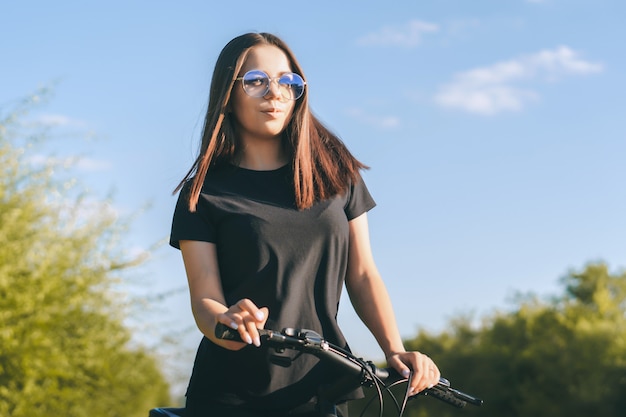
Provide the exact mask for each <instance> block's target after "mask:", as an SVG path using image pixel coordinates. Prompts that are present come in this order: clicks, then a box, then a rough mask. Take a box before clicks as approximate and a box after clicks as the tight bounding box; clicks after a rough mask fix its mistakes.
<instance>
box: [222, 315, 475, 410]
mask: <svg viewBox="0 0 626 417" xmlns="http://www.w3.org/2000/svg"><path fill="white" fill-rule="evenodd" d="M258 331H259V335H260V336H261V342H262V344H266V345H267V346H270V347H274V348H279V349H284V348H287V349H294V350H298V351H301V352H304V353H308V354H312V355H315V356H317V357H319V358H320V359H323V360H327V361H330V362H333V363H335V364H336V365H338V366H340V367H341V368H343V369H344V370H345V371H346V374H347V375H349V380H347V379H346V380H344V379H340V380H339V381H337V382H336V383H334V384H332V385H330V386H328V387H325V388H324V391H323V393H322V395H323V396H324V397H325V399H326V400H328V401H330V402H333V401H335V400H337V399H339V398H340V397H341V395H343V394H345V393H346V392H350V391H352V390H353V389H356V388H358V387H359V386H373V385H375V384H376V385H377V384H378V383H379V382H383V381H384V382H386V383H389V384H395V383H399V382H403V381H407V378H404V377H402V376H401V375H400V374H399V373H398V372H397V371H396V370H395V369H393V368H378V367H376V366H375V365H374V364H373V363H372V362H371V361H364V360H363V359H361V358H357V357H356V356H354V355H352V354H351V353H350V352H348V351H346V350H344V349H341V348H340V347H338V346H335V345H333V344H331V343H329V342H327V341H326V340H324V339H323V338H322V337H321V336H320V335H319V334H318V333H316V332H314V331H312V330H306V329H293V328H285V329H283V330H282V331H281V332H277V331H274V330H268V329H258ZM215 336H216V337H217V338H219V339H224V340H232V341H238V342H241V341H242V340H241V338H240V337H239V333H238V332H237V331H236V330H233V329H231V328H230V327H227V326H225V325H224V324H222V323H218V324H217V326H216V328H215ZM353 381H357V382H353ZM388 387H389V386H385V389H387V388H388ZM416 395H425V396H432V397H435V398H437V399H438V400H441V401H443V402H445V403H448V404H450V405H453V406H455V407H458V408H462V407H464V406H465V405H466V404H467V403H469V404H472V405H475V406H480V405H482V403H483V401H482V400H481V399H479V398H476V397H474V396H472V395H469V394H466V393H464V392H461V391H459V390H457V389H454V388H452V387H451V386H450V382H449V381H448V380H447V379H445V378H440V379H439V383H438V384H437V385H435V386H433V387H432V388H428V389H426V390H424V391H422V392H420V393H418V394H416ZM414 396H415V395H414Z"/></svg>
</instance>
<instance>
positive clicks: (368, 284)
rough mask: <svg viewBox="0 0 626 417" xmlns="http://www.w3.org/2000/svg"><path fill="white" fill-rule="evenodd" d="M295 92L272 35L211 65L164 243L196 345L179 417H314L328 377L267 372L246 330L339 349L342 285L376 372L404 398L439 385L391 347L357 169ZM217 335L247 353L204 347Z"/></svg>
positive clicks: (297, 72) (418, 360)
mask: <svg viewBox="0 0 626 417" xmlns="http://www.w3.org/2000/svg"><path fill="white" fill-rule="evenodd" d="M307 89H308V86H307V85H306V82H305V81H304V74H303V72H302V69H301V68H300V65H299V64H298V62H297V61H296V59H295V57H294V55H293V53H292V52H291V50H290V49H289V48H288V47H287V45H286V44H285V43H284V42H283V41H281V40H280V39H279V38H277V37H276V36H274V35H271V34H267V33H248V34H245V35H242V36H239V37H237V38H235V39H233V40H232V41H231V42H229V43H228V44H227V45H226V46H225V47H224V49H223V50H222V52H221V54H220V56H219V57H218V60H217V63H216V66H215V71H214V73H213V79H212V83H211V90H210V96H209V103H208V109H207V113H206V119H205V123H204V129H203V133H202V143H201V147H200V153H199V156H198V158H197V159H196V161H195V162H194V164H193V166H192V167H191V169H190V170H189V172H188V173H187V175H186V176H185V178H184V179H183V180H182V181H181V183H180V185H179V186H178V188H177V190H176V191H179V190H180V194H179V199H178V203H177V206H176V209H175V212H174V219H173V224H172V233H171V240H170V243H171V245H172V246H174V247H176V248H179V249H180V250H181V252H182V256H183V261H184V264H185V269H186V273H187V278H188V282H189V291H190V296H191V307H192V311H193V314H194V317H195V320H196V323H197V325H198V328H199V329H200V331H201V332H202V333H203V334H204V338H203V339H202V342H201V343H200V347H199V349H198V353H197V356H196V360H195V363H194V368H193V372H192V376H191V380H190V383H189V387H188V390H187V405H186V407H187V413H188V415H190V416H217V417H222V416H224V417H226V416H227V417H234V416H250V417H257V416H264V417H265V416H272V417H276V416H282V415H290V416H294V415H301V416H304V415H316V414H315V412H314V410H315V408H314V407H315V395H316V391H317V389H318V387H319V386H320V385H322V384H324V383H325V382H326V381H332V380H333V378H335V377H336V375H333V373H332V369H331V368H327V367H326V365H325V364H324V363H321V362H319V361H318V359H316V358H315V357H313V356H312V355H302V356H299V357H296V353H295V352H284V353H281V355H282V356H286V357H289V359H290V360H291V365H290V366H287V367H285V366H279V365H277V364H275V363H276V360H275V359H276V358H273V356H276V355H277V353H276V352H275V351H274V350H270V349H265V348H264V347H263V346H261V345H260V342H259V334H258V332H257V329H258V328H263V327H267V328H271V329H275V330H280V329H282V328H285V327H296V328H306V329H311V330H314V331H316V332H318V333H320V334H321V335H322V336H323V337H324V338H325V339H326V340H328V341H329V342H331V343H333V344H336V345H339V346H342V347H346V348H347V347H348V346H347V343H346V340H345V338H344V336H343V335H342V332H341V330H340V329H339V327H338V324H337V309H338V304H339V299H340V295H341V292H342V288H343V285H344V283H345V286H346V288H347V291H348V294H349V297H350V300H351V302H352V304H353V305H354V308H355V310H356V312H357V313H358V315H359V317H360V318H361V319H362V320H363V322H364V323H365V324H366V325H367V327H368V328H369V329H370V331H371V332H372V334H373V335H374V337H375V338H376V340H377V342H378V343H379V345H380V347H381V349H382V350H383V352H384V353H385V355H386V358H387V362H388V364H389V366H392V367H394V368H395V369H397V370H398V371H399V372H401V373H403V374H404V375H408V374H409V373H410V372H412V373H413V379H412V384H411V389H412V390H413V391H414V392H418V391H421V390H424V389H426V388H427V387H429V386H431V385H433V384H436V383H437V381H438V380H439V376H440V375H439V370H438V369H437V367H436V365H435V364H434V363H433V361H432V360H431V359H430V358H429V357H428V356H426V355H423V354H421V353H419V352H407V351H405V349H404V347H403V345H402V340H401V338H400V334H399V332H398V329H397V325H396V321H395V318H394V314H393V311H392V306H391V302H390V300H389V297H388V294H387V291H386V289H385V286H384V284H383V281H382V279H381V277H380V274H379V272H378V270H377V268H376V265H375V263H374V259H373V256H372V252H371V248H370V242H369V232H368V224H367V214H366V213H367V211H368V210H370V209H371V208H373V207H374V205H375V203H374V201H373V199H372V197H371V196H370V194H369V192H368V190H367V188H366V186H365V184H364V182H363V180H362V178H361V176H360V174H359V171H360V170H361V169H363V168H365V166H364V165H363V164H362V163H361V162H359V161H358V160H357V159H355V158H354V157H353V156H352V155H351V154H350V152H349V151H348V150H347V149H346V147H345V145H344V144H343V143H342V142H341V141H340V140H339V139H338V138H337V137H336V136H335V135H333V134H332V133H331V132H330V131H329V130H328V129H327V128H326V127H324V126H323V125H322V124H321V123H320V122H319V120H317V119H316V118H315V116H313V114H312V113H311V111H310V109H309V106H308V94H307ZM217 323H223V324H225V325H227V326H230V327H231V328H233V329H236V330H237V331H238V332H239V335H240V336H241V338H242V340H244V341H246V342H247V343H240V342H233V341H224V340H221V339H217V338H216V336H215V333H214V330H215V326H216V324H217ZM282 359H284V358H282ZM283 362H284V361H283ZM357 396H358V393H355V394H354V395H352V396H348V397H347V398H345V400H350V399H353V398H355V397H357ZM342 413H343V414H344V415H347V414H346V408H345V407H344V408H342Z"/></svg>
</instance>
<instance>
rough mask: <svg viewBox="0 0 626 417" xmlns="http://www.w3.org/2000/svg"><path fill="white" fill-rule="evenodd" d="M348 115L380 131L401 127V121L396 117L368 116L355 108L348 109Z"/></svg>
mask: <svg viewBox="0 0 626 417" xmlns="http://www.w3.org/2000/svg"><path fill="white" fill-rule="evenodd" d="M347 113H348V115H349V116H351V117H352V118H354V119H356V120H358V121H359V122H361V123H363V124H366V125H368V126H373V127H376V128H379V129H393V128H396V127H398V126H400V119H399V118H397V117H395V116H378V115H372V114H366V113H365V112H364V111H363V110H361V109H358V108H355V107H353V108H350V109H348V110H347Z"/></svg>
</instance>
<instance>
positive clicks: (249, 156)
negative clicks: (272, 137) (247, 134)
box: [237, 141, 289, 171]
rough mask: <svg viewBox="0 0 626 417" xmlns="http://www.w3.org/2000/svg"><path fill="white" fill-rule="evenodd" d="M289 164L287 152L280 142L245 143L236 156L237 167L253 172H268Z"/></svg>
mask: <svg viewBox="0 0 626 417" xmlns="http://www.w3.org/2000/svg"><path fill="white" fill-rule="evenodd" d="M288 162H289V155H288V152H287V151H286V150H285V149H284V147H283V146H282V143H281V142H280V141H255V142H253V143H250V142H248V143H245V144H244V145H243V147H242V149H241V151H240V152H239V155H238V156H237V165H238V166H240V167H241V168H246V169H251V170H255V171H270V170H274V169H278V168H280V167H282V166H285V165H286V164H287V163H288Z"/></svg>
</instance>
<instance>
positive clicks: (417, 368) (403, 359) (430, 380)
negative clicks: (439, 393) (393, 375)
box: [388, 352, 441, 395]
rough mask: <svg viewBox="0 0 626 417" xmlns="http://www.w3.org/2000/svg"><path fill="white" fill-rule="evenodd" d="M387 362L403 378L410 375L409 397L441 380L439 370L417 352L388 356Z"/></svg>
mask: <svg viewBox="0 0 626 417" xmlns="http://www.w3.org/2000/svg"><path fill="white" fill-rule="evenodd" d="M388 362H389V365H390V366H393V367H394V368H395V369H396V370H397V371H398V372H400V373H401V374H402V375H403V376H405V377H407V376H408V375H409V373H410V375H411V381H410V386H409V395H416V394H418V393H419V392H422V391H424V390H425V389H428V388H432V387H433V386H434V385H436V384H437V383H438V382H439V378H441V373H440V372H439V368H438V367H437V365H435V363H434V362H433V360H432V359H431V358H429V357H428V356H426V355H424V354H422V353H419V352H403V353H397V354H394V355H392V356H390V357H389V358H388Z"/></svg>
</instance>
